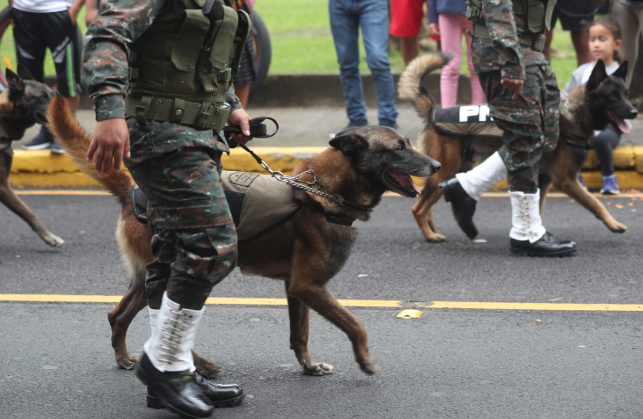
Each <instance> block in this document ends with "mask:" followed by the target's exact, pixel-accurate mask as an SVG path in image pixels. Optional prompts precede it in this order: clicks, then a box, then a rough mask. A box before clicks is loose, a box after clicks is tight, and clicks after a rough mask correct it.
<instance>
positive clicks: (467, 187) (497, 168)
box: [455, 151, 507, 201]
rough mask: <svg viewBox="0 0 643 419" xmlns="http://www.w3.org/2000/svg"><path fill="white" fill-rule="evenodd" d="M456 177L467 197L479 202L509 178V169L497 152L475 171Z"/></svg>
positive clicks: (474, 169)
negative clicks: (483, 195) (493, 188)
mask: <svg viewBox="0 0 643 419" xmlns="http://www.w3.org/2000/svg"><path fill="white" fill-rule="evenodd" d="M455 177H456V178H458V181H459V182H460V185H461V186H462V189H464V191H465V192H466V193H467V195H469V196H470V197H471V198H473V199H475V200H476V201H478V200H479V199H480V196H481V195H482V194H483V193H485V192H487V191H488V190H489V188H491V187H492V186H493V185H495V184H496V183H498V182H500V181H501V180H503V179H506V178H507V167H506V166H505V162H503V161H502V158H501V157H500V154H498V152H497V151H496V152H495V153H493V154H492V155H491V156H489V157H488V158H487V159H486V160H485V161H483V162H482V163H480V164H479V165H477V166H476V167H474V168H473V169H471V170H469V171H468V172H465V173H458V174H457V175H455Z"/></svg>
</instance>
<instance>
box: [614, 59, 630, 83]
mask: <svg viewBox="0 0 643 419" xmlns="http://www.w3.org/2000/svg"><path fill="white" fill-rule="evenodd" d="M628 67H629V65H628V62H627V60H626V61H623V63H622V64H621V65H620V66H619V67H618V70H616V71H615V72H614V73H612V76H614V77H619V78H621V79H623V80H625V77H627V69H628Z"/></svg>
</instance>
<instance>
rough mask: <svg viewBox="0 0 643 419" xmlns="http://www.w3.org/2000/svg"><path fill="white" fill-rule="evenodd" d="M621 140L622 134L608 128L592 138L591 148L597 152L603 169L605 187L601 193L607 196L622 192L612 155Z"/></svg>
mask: <svg viewBox="0 0 643 419" xmlns="http://www.w3.org/2000/svg"><path fill="white" fill-rule="evenodd" d="M620 140H621V134H619V133H618V132H616V131H615V130H614V128H612V127H607V128H606V129H605V130H603V131H601V132H600V133H599V134H598V135H596V136H595V137H594V138H592V141H591V142H590V146H591V147H592V148H593V149H594V151H596V156H597V157H598V162H599V165H600V167H601V175H602V177H603V187H602V188H601V191H600V192H601V193H602V194H605V195H617V194H619V193H620V192H621V191H620V190H619V188H618V182H617V181H616V176H615V175H614V157H613V155H612V152H613V150H614V148H616V147H617V146H618V143H619V141H620Z"/></svg>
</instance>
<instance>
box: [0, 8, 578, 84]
mask: <svg viewBox="0 0 643 419" xmlns="http://www.w3.org/2000/svg"><path fill="white" fill-rule="evenodd" d="M6 6H7V0H0V8H4V7H6ZM256 10H257V11H258V12H259V13H260V14H261V17H262V18H263V20H264V22H265V23H266V26H267V27H268V31H269V32H270V40H271V43H272V61H271V65H270V73H274V74H276V73H338V71H339V69H338V64H337V56H336V55H335V47H334V44H333V38H332V35H331V31H330V21H329V17H328V2H327V1H321V0H297V1H289V2H284V1H282V0H259V1H257V4H256ZM78 25H79V26H80V28H81V31H82V32H83V33H84V32H85V30H86V27H85V10H84V8H83V9H82V10H81V12H80V14H79V16H78ZM391 44H392V45H395V43H394V42H393V43H391ZM552 48H553V57H552V67H553V69H554V71H555V72H556V76H557V77H558V81H559V83H560V85H561V87H562V86H564V85H565V84H566V83H567V81H568V80H569V78H570V77H571V73H572V71H574V69H575V68H576V58H575V55H574V53H573V47H572V44H571V39H570V36H569V33H568V32H563V31H562V30H560V29H557V30H556V32H555V36H554V41H553V44H552ZM5 57H6V58H5ZM389 57H390V61H391V70H392V71H393V72H394V73H399V72H401V71H402V70H403V69H404V63H403V61H402V57H401V54H400V53H399V51H397V49H396V48H391V51H390V54H389ZM360 58H361V60H360V61H361V63H360V70H361V71H362V72H364V73H367V72H368V66H367V65H366V59H365V52H364V47H363V44H362V43H361V42H360ZM0 59H2V64H0V65H1V66H2V68H3V69H4V68H5V67H6V64H5V62H6V60H7V59H8V60H9V61H10V62H11V63H12V66H13V67H14V68H15V63H16V60H15V47H14V43H13V33H12V31H11V30H7V31H6V33H5V34H4V36H3V37H2V42H0ZM461 71H462V73H463V74H467V73H468V69H467V66H466V59H464V58H463V60H462V70H461ZM45 74H48V75H53V74H55V69H54V65H53V60H52V58H51V54H50V53H48V56H47V59H46V62H45Z"/></svg>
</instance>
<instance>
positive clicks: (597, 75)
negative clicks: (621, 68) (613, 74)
mask: <svg viewBox="0 0 643 419" xmlns="http://www.w3.org/2000/svg"><path fill="white" fill-rule="evenodd" d="M606 78H607V71H606V70H605V63H604V62H603V60H598V61H597V62H596V65H595V66H594V69H593V70H592V74H591V75H590V76H589V80H588V81H587V87H586V89H587V90H586V91H588V92H591V91H592V90H594V89H596V88H597V87H598V85H599V84H601V82H602V81H603V80H605V79H606Z"/></svg>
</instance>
